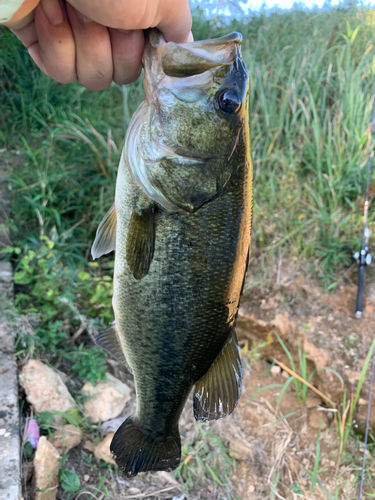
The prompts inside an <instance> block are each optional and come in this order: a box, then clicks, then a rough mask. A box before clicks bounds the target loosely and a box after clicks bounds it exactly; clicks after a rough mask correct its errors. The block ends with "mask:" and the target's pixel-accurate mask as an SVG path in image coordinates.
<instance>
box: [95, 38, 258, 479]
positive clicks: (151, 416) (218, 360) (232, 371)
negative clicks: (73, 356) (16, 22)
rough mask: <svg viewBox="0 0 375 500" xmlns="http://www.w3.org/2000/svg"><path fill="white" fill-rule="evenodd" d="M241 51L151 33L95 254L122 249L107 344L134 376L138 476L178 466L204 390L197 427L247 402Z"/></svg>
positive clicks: (121, 446)
mask: <svg viewBox="0 0 375 500" xmlns="http://www.w3.org/2000/svg"><path fill="white" fill-rule="evenodd" d="M241 41H242V36H241V35H240V34H239V33H232V34H230V35H228V36H225V37H223V38H219V39H216V40H207V41H201V42H193V43H188V44H181V45H178V44H175V43H172V42H169V43H166V42H165V41H164V39H163V38H162V36H161V34H160V33H159V32H158V31H157V30H150V31H149V32H148V37H147V41H146V48H145V52H144V58H143V64H144V69H145V79H144V87H145V99H144V100H143V101H142V103H141V104H140V106H139V107H138V109H137V111H136V112H135V114H134V116H133V118H132V120H131V122H130V125H129V128H128V131H127V135H126V139H125V146H124V149H123V153H122V157H121V162H120V166H119V171H118V177H117V183H116V195H115V202H114V204H113V206H112V207H111V209H110V210H109V212H108V214H107V215H106V216H105V217H104V219H103V221H102V223H101V224H100V226H99V228H98V231H97V235H96V239H95V242H94V245H93V248H92V255H93V257H94V258H97V257H100V256H101V255H103V254H106V253H108V252H110V251H112V250H114V249H116V258H115V271H114V295H113V309H114V313H115V322H114V323H113V324H112V325H111V326H110V327H109V328H108V329H107V330H106V331H105V332H103V333H102V334H101V335H99V336H98V338H97V339H96V342H97V344H98V345H100V346H101V347H103V348H104V349H106V350H107V351H108V352H109V353H110V354H112V355H113V356H114V357H115V358H116V359H118V360H119V361H120V362H122V363H123V364H124V365H125V366H126V367H127V368H128V369H129V370H130V371H131V372H132V373H133V375H134V382H135V389H136V394H137V408H136V411H135V414H134V415H133V416H131V417H130V418H128V419H127V420H126V421H125V422H124V423H123V424H122V425H121V427H120V428H119V429H118V431H117V432H116V434H115V436H114V438H113V441H112V443H111V451H112V453H113V456H114V458H115V460H116V463H117V464H118V466H119V467H120V468H121V469H122V470H123V471H124V473H125V474H127V475H128V476H135V475H136V474H138V473H139V472H144V471H156V470H172V469H174V468H176V467H177V466H178V464H179V462H180V457H181V442H180V434H179V430H178V421H179V417H180V415H181V412H182V409H183V407H184V404H185V402H186V399H187V398H188V396H189V393H190V390H191V389H192V388H193V387H194V396H193V398H194V415H195V418H196V419H197V420H211V419H217V418H221V417H223V416H225V415H228V414H229V413H231V412H232V411H233V410H234V408H235V406H236V404H237V402H238V399H239V396H240V390H241V378H242V368H241V360H240V356H239V349H238V345H237V338H236V333H235V323H236V317H237V312H238V307H239V300H240V295H241V293H242V290H243V284H244V280H245V275H246V270H247V265H248V260H249V246H250V227H251V209H252V163H251V155H250V131H249V103H248V73H247V71H246V68H245V65H244V63H243V61H242V58H241Z"/></svg>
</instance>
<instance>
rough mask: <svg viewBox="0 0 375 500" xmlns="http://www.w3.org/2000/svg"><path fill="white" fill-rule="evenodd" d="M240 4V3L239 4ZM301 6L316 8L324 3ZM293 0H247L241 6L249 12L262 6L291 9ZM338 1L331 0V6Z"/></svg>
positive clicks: (307, 2) (317, 1)
mask: <svg viewBox="0 0 375 500" xmlns="http://www.w3.org/2000/svg"><path fill="white" fill-rule="evenodd" d="M241 3H242V2H241ZM300 3H301V4H304V5H306V7H309V8H310V7H312V6H313V5H314V4H315V5H317V6H318V7H321V6H322V5H323V3H324V0H305V1H304V2H300ZM293 4H294V0H265V1H263V0H249V1H247V2H246V1H244V2H243V6H244V7H245V9H247V7H249V8H250V9H251V10H259V9H260V8H261V7H262V6H263V5H266V6H267V7H274V6H276V5H278V6H279V7H281V8H282V9H291V8H292V7H293ZM337 4H338V1H337V0H333V1H332V5H337Z"/></svg>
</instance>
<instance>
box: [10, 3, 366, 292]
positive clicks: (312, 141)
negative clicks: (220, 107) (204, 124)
mask: <svg viewBox="0 0 375 500" xmlns="http://www.w3.org/2000/svg"><path fill="white" fill-rule="evenodd" d="M194 26H195V38H196V39H199V38H207V37H214V36H220V35H222V34H224V33H226V32H228V31H231V30H234V29H236V30H238V31H241V32H242V33H243V35H244V43H243V57H244V59H245V61H246V64H247V67H248V69H249V73H250V103H251V129H252V147H253V157H254V181H255V183H254V186H255V206H254V225H253V227H254V229H253V255H255V256H258V257H260V260H261V261H262V260H263V261H264V262H267V260H268V258H269V256H270V255H272V254H274V253H277V254H280V253H282V254H287V255H294V256H297V257H298V258H299V259H307V260H308V261H310V262H314V268H313V270H314V272H316V271H318V272H319V273H320V275H321V277H322V279H323V280H324V283H325V285H326V286H328V287H329V286H331V287H332V286H334V283H335V280H334V271H335V269H336V268H337V266H339V265H342V264H343V263H344V262H345V261H346V259H347V255H346V254H344V253H342V252H340V250H341V247H342V246H343V245H347V244H352V245H353V244H355V243H356V242H358V241H359V236H360V231H361V210H360V209H359V206H358V197H359V196H361V195H362V193H363V190H364V182H365V168H364V166H365V161H366V158H367V155H368V147H369V140H368V137H369V134H368V133H369V119H370V108H371V105H372V101H371V95H372V87H373V83H374V76H373V74H372V69H373V65H374V63H373V54H374V49H373V45H372V44H373V41H374V35H373V31H371V27H368V26H366V25H365V23H364V22H363V21H362V19H361V18H360V17H358V16H357V13H356V11H355V10H354V9H346V10H345V9H341V8H332V9H331V10H330V12H329V14H327V13H318V14H317V13H314V12H310V13H309V12H303V11H298V10H296V11H293V12H290V13H284V14H272V15H270V16H268V17H266V16H264V15H261V16H258V17H253V18H244V19H243V20H242V21H238V20H231V21H228V20H226V19H223V18H218V17H215V18H213V19H211V20H208V19H205V18H204V17H202V15H201V12H199V11H196V15H195V24H194ZM0 34H1V38H0V54H1V55H0V68H1V76H2V78H1V81H0V96H1V113H0V123H1V132H0V141H1V142H2V143H3V146H5V147H6V148H7V153H5V155H7V154H8V158H9V151H11V150H13V149H16V150H18V151H21V153H22V162H18V165H17V166H15V167H14V168H13V177H12V185H13V189H14V191H13V192H14V194H15V196H14V197H13V205H12V206H13V211H12V228H13V237H14V238H15V240H17V242H21V243H22V244H26V243H28V244H31V245H32V238H34V240H35V239H36V238H37V237H38V234H40V233H41V232H42V233H43V234H47V235H48V236H49V237H51V238H52V239H54V240H55V242H56V249H59V248H61V249H62V250H63V251H64V252H66V254H67V255H68V256H70V262H72V261H75V260H77V259H79V258H80V256H84V258H87V255H88V253H87V250H88V247H89V245H90V243H91V241H92V239H93V235H94V231H95V228H96V227H97V224H98V222H99V221H100V218H101V217H102V215H103V213H104V212H105V211H106V209H107V208H108V207H109V206H110V205H111V203H112V198H113V192H114V183H115V174H116V167H117V163H118V159H119V151H120V150H121V146H122V144H123V137H124V135H125V131H126V127H127V125H128V122H129V119H130V117H131V114H132V113H133V112H134V110H135V108H136V106H137V104H138V103H139V101H140V99H141V98H142V95H143V89H142V85H141V82H140V81H139V82H137V83H135V84H133V85H131V86H130V87H127V89H126V91H125V93H124V92H123V91H122V89H121V88H119V87H118V86H116V85H113V86H111V87H110V88H109V89H107V90H105V91H103V92H96V93H94V92H89V91H87V90H85V89H83V88H82V87H81V86H80V85H78V84H72V85H59V84H57V83H55V82H53V81H51V80H50V79H48V78H47V77H45V76H44V75H42V74H41V73H40V72H39V70H38V69H37V68H36V67H35V65H34V64H33V62H32V61H31V60H30V58H29V56H28V55H27V53H26V51H25V50H24V49H23V48H22V47H21V46H20V44H19V43H18V42H17V41H16V40H15V38H14V36H13V35H12V34H11V33H8V32H7V31H5V30H1V32H0ZM124 104H125V105H124ZM3 155H4V153H3ZM9 161H11V162H13V164H14V163H17V162H14V158H13V157H12V158H11V159H10V160H9ZM374 221H375V216H374V211H373V210H372V211H371V212H370V221H369V225H370V227H371V226H373V225H374Z"/></svg>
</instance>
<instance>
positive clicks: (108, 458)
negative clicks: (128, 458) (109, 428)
mask: <svg viewBox="0 0 375 500" xmlns="http://www.w3.org/2000/svg"><path fill="white" fill-rule="evenodd" d="M114 435H115V433H114V432H111V433H110V434H107V435H106V437H105V438H104V439H103V441H101V442H100V443H99V444H97V445H96V446H95V448H94V455H95V456H96V458H100V459H101V460H104V462H107V463H108V464H114V465H116V462H115V461H114V460H113V458H112V454H111V451H110V449H109V447H110V444H111V441H112V438H113V436H114Z"/></svg>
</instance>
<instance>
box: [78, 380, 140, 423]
mask: <svg viewBox="0 0 375 500" xmlns="http://www.w3.org/2000/svg"><path fill="white" fill-rule="evenodd" d="M106 378H107V380H106V381H105V382H99V383H98V384H97V386H96V387H94V386H93V385H92V384H91V382H86V384H85V385H84V386H83V387H82V394H83V395H84V396H85V397H86V398H87V400H86V401H85V403H84V405H83V406H84V409H85V415H86V417H90V418H91V420H92V421H93V422H95V423H98V422H106V421H107V420H112V419H114V418H116V417H118V416H119V415H120V413H121V412H122V410H123V409H124V407H125V405H126V403H127V402H128V401H129V399H130V389H129V387H128V386H127V385H126V384H124V383H123V382H121V380H118V379H117V378H115V377H113V376H112V375H111V374H110V373H107V374H106Z"/></svg>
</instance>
